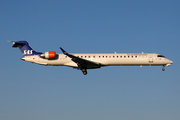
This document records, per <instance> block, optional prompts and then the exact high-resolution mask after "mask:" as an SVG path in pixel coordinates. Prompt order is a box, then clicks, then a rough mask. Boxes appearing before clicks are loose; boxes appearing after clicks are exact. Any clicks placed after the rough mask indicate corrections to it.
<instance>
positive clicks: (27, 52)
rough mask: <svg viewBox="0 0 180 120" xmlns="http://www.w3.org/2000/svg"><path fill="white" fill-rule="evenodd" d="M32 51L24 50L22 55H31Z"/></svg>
mask: <svg viewBox="0 0 180 120" xmlns="http://www.w3.org/2000/svg"><path fill="white" fill-rule="evenodd" d="M32 51H33V50H24V53H23V54H24V55H27V54H28V55H31V54H32Z"/></svg>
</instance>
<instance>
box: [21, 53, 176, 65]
mask: <svg viewBox="0 0 180 120" xmlns="http://www.w3.org/2000/svg"><path fill="white" fill-rule="evenodd" d="M73 55H74V56H77V57H79V58H82V59H86V60H88V61H93V62H95V63H99V64H100V66H109V65H114V66H136V65H139V66H143V65H148V66H151V65H152V66H156V65H166V66H169V65H171V64H172V63H173V62H172V61H171V60H169V59H167V58H165V57H164V56H162V55H159V54H156V53H113V54H105V53H104V54H98V53H96V54H93V53H92V54H73ZM21 59H22V60H25V61H28V62H32V63H37V64H41V65H51V66H69V67H75V68H78V65H77V64H76V63H75V62H73V61H72V60H71V58H69V57H67V56H66V55H64V54H56V58H54V59H45V58H41V57H40V56H39V55H34V56H25V57H22V58H21Z"/></svg>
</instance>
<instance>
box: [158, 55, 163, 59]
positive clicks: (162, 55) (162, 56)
mask: <svg viewBox="0 0 180 120" xmlns="http://www.w3.org/2000/svg"><path fill="white" fill-rule="evenodd" d="M157 57H164V58H165V56H163V55H157Z"/></svg>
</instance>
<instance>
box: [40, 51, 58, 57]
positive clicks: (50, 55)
mask: <svg viewBox="0 0 180 120" xmlns="http://www.w3.org/2000/svg"><path fill="white" fill-rule="evenodd" d="M40 57H43V58H46V59H53V58H55V57H56V53H55V52H54V51H49V52H45V53H44V54H41V55H40Z"/></svg>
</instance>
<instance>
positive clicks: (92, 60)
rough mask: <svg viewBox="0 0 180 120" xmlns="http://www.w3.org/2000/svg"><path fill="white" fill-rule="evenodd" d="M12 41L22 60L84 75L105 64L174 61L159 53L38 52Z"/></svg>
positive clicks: (136, 64) (140, 64) (166, 62)
mask: <svg viewBox="0 0 180 120" xmlns="http://www.w3.org/2000/svg"><path fill="white" fill-rule="evenodd" d="M8 42H12V43H13V46H12V47H19V49H20V51H21V52H22V54H23V57H22V58H21V60H24V61H28V62H31V63H37V64H40V65H46V66H47V65H49V66H68V67H73V68H76V69H79V70H81V71H82V72H83V74H84V75H86V74H87V69H95V68H101V67H105V66H141V67H142V66H163V68H162V71H164V70H165V68H164V67H165V66H170V65H171V64H172V63H173V61H171V60H169V59H168V58H166V57H164V56H163V55H160V54H157V53H143V52H142V53H116V52H115V53H82V54H70V53H68V52H66V51H65V50H64V49H63V48H61V47H60V49H61V51H62V53H63V54H57V53H56V52H55V51H48V52H45V53H42V52H36V51H35V50H34V49H33V48H32V47H31V46H30V45H29V43H28V42H27V41H8Z"/></svg>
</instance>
